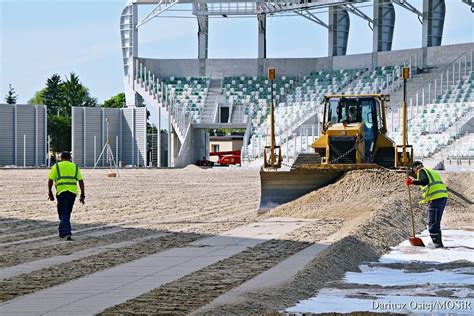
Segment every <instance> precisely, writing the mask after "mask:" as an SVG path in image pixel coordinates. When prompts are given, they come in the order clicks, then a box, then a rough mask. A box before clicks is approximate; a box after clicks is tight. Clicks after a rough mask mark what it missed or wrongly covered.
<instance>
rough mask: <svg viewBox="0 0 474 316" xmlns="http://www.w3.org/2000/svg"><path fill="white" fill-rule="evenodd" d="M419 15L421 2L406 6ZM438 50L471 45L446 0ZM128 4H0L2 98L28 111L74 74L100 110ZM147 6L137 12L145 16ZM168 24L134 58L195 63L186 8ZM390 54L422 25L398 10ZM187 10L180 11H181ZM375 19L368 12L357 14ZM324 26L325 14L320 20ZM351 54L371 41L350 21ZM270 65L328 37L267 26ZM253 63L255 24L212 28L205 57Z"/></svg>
mask: <svg viewBox="0 0 474 316" xmlns="http://www.w3.org/2000/svg"><path fill="white" fill-rule="evenodd" d="M410 3H412V4H413V5H414V6H416V7H417V8H418V9H420V10H421V4H422V0H411V1H410ZM446 3H447V14H446V23H445V33H444V39H443V45H446V44H455V43H465V42H472V41H473V27H474V23H473V22H474V21H473V14H472V13H471V12H470V10H469V7H468V6H467V5H466V4H464V3H462V2H461V0H446ZM124 6H125V0H96V1H92V0H56V1H54V0H49V1H42V0H29V1H28V0H24V1H23V0H0V59H1V63H0V97H1V98H2V101H3V98H4V96H5V94H6V93H7V90H8V84H9V83H11V84H12V85H13V87H14V88H15V90H16V92H17V94H18V95H19V100H18V101H19V103H26V102H27V101H28V100H29V99H30V98H31V97H33V95H34V93H35V92H36V91H37V90H39V89H41V88H43V87H44V84H45V82H46V79H47V78H48V77H49V76H51V75H52V74H54V73H58V74H60V75H61V76H63V77H64V76H66V75H67V74H68V73H69V72H72V71H73V72H75V73H77V74H78V75H79V78H80V79H81V81H82V82H83V84H84V85H85V86H87V87H88V88H89V89H90V92H91V95H92V96H94V97H96V98H98V100H99V102H102V101H103V100H105V99H108V98H109V97H111V96H113V95H115V94H117V93H119V92H121V91H122V90H123V85H122V74H123V71H122V60H121V44H120V34H119V19H120V14H121V12H122V9H123V8H124ZM151 8H152V6H145V7H144V6H142V7H141V9H140V12H139V13H140V15H142V16H143V15H144V14H146V13H147V12H148V10H150V9H151ZM174 9H176V10H180V11H173V12H169V13H166V14H165V15H167V16H170V15H171V16H181V18H171V17H162V18H156V19H154V20H152V21H150V22H149V23H147V24H145V25H144V26H143V27H142V28H141V29H140V33H139V56H140V57H153V58H196V56H197V35H196V33H197V22H196V19H195V18H193V16H192V15H191V14H190V13H189V12H185V11H189V9H190V6H187V5H178V6H175V7H174ZM395 9H396V14H397V18H396V19H397V21H396V29H395V38H394V44H393V49H403V48H413V47H419V46H420V44H421V24H420V23H419V22H418V20H417V18H416V16H415V15H414V14H412V13H410V12H408V11H406V10H405V9H403V8H401V7H399V6H396V5H395ZM182 10H184V11H182ZM362 10H363V11H364V12H365V13H366V14H368V15H369V16H371V15H372V7H371V6H370V3H369V6H367V7H364V8H362ZM318 17H320V18H321V19H322V20H324V21H327V12H325V11H322V12H321V13H318ZM350 18H351V32H350V34H349V48H348V54H355V53H365V52H370V51H371V49H372V33H371V30H370V29H369V28H368V26H367V23H366V22H365V21H364V20H362V19H360V18H358V17H356V16H353V15H351V17H350ZM267 45H268V46H267V54H268V57H321V56H326V55H327V31H326V29H324V28H322V27H321V26H318V25H316V24H314V23H313V22H310V21H308V20H306V19H304V18H302V17H295V16H290V17H270V18H268V20H267ZM256 55H257V22H256V18H235V19H234V18H227V19H224V18H218V19H211V21H210V39H209V57H210V58H229V57H242V58H244V57H249V58H253V57H256Z"/></svg>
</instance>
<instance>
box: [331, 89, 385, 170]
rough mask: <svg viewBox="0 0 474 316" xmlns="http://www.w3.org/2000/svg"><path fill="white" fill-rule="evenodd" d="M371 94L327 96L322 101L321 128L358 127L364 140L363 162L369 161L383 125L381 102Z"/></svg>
mask: <svg viewBox="0 0 474 316" xmlns="http://www.w3.org/2000/svg"><path fill="white" fill-rule="evenodd" d="M380 101H381V100H378V99H377V98H376V97H373V96H365V97H343V96H342V97H327V98H326V102H325V103H324V113H325V115H324V118H323V130H324V131H327V130H328V129H329V128H330V127H331V126H333V128H337V129H340V128H341V126H334V124H341V125H343V127H342V128H344V127H345V126H347V125H349V127H354V128H358V129H359V130H360V131H361V132H362V133H361V134H362V135H363V137H362V140H363V141H364V147H365V148H364V149H365V150H364V152H365V156H366V159H365V162H371V161H370V159H369V158H370V157H371V156H372V154H373V152H374V145H375V140H376V138H377V135H378V134H379V133H380V128H381V127H382V126H384V122H383V119H382V113H381V112H382V111H381V107H382V106H383V105H382V102H380Z"/></svg>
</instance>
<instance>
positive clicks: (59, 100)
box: [41, 74, 64, 115]
mask: <svg viewBox="0 0 474 316" xmlns="http://www.w3.org/2000/svg"><path fill="white" fill-rule="evenodd" d="M43 90H44V92H43V94H42V95H41V99H42V101H43V103H44V104H45V105H46V107H47V108H48V111H49V113H50V114H54V115H58V114H59V113H60V111H61V110H62V108H63V107H64V93H63V88H62V82H61V77H60V76H59V75H58V74H53V75H52V76H51V77H50V78H48V79H47V80H46V88H44V89H43Z"/></svg>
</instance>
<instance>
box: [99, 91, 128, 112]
mask: <svg viewBox="0 0 474 316" xmlns="http://www.w3.org/2000/svg"><path fill="white" fill-rule="evenodd" d="M102 107H103V108H123V107H125V93H123V92H121V93H119V94H117V95H114V96H113V97H111V98H110V99H108V100H105V101H104V104H102Z"/></svg>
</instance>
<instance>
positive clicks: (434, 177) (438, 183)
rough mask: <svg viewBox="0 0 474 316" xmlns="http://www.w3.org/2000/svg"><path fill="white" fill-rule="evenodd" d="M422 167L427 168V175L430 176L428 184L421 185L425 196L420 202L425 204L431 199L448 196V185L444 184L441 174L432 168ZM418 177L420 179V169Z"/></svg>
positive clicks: (422, 193)
mask: <svg viewBox="0 0 474 316" xmlns="http://www.w3.org/2000/svg"><path fill="white" fill-rule="evenodd" d="M422 169H423V170H425V172H426V175H427V176H428V185H425V186H422V187H420V189H421V196H422V197H423V200H422V201H421V202H420V204H425V203H428V202H429V201H432V200H437V199H441V198H444V197H445V198H447V197H448V189H447V188H446V185H444V183H443V181H442V180H441V177H440V176H439V174H438V173H437V172H436V171H434V170H432V169H430V168H425V167H424V168H422ZM416 177H417V180H420V171H419V170H418V172H417V173H416Z"/></svg>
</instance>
